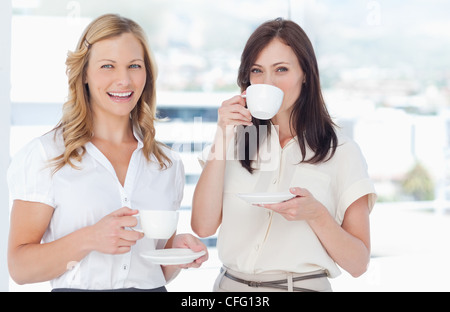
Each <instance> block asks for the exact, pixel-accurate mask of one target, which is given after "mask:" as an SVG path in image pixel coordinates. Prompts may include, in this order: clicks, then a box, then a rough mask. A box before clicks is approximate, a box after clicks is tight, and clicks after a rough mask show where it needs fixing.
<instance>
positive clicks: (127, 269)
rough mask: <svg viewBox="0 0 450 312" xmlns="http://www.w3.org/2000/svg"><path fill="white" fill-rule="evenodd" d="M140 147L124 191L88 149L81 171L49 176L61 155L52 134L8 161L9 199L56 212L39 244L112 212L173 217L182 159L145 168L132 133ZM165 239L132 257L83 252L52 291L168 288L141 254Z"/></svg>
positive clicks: (141, 246) (144, 245)
mask: <svg viewBox="0 0 450 312" xmlns="http://www.w3.org/2000/svg"><path fill="white" fill-rule="evenodd" d="M135 137H136V139H137V140H138V147H137V149H136V150H135V151H134V152H133V154H132V157H131V160H130V163H129V167H128V171H127V175H126V179H125V183H124V186H122V185H121V184H120V182H119V180H118V178H117V176H116V173H115V171H114V168H113V166H112V165H111V163H110V162H109V161H108V159H107V158H106V157H105V156H104V155H103V154H102V153H101V152H100V150H98V149H97V148H96V147H95V145H93V144H92V143H90V142H89V143H88V144H86V146H85V147H86V153H85V155H84V156H83V159H82V161H81V163H75V165H76V166H78V167H79V168H80V169H79V170H78V169H74V168H72V167H71V166H69V165H66V166H64V167H63V168H61V169H60V170H59V171H57V172H56V173H55V174H54V175H52V174H51V172H52V169H53V168H51V167H50V166H49V163H48V161H49V160H50V159H52V158H54V157H56V156H59V155H60V154H62V152H63V151H64V145H63V139H62V135H61V133H60V131H56V130H53V131H51V132H49V133H47V134H45V135H43V136H41V137H39V138H36V139H34V140H33V141H31V142H30V143H28V144H27V145H26V146H25V147H24V148H23V149H22V150H21V151H19V152H18V153H17V154H16V155H15V156H14V158H13V160H12V162H11V164H10V167H9V170H8V184H9V188H10V193H11V198H12V199H13V200H15V199H20V200H25V201H32V202H40V203H44V204H47V205H49V206H51V207H53V208H54V213H53V216H52V219H51V221H50V224H49V226H48V228H47V230H46V232H45V234H44V237H43V242H44V243H45V242H51V241H54V240H57V239H59V238H61V237H63V236H65V235H67V234H69V233H72V232H74V231H75V230H77V229H80V228H83V227H86V226H89V225H92V224H95V223H96V222H97V221H99V220H100V219H101V218H103V217H104V216H106V215H108V214H110V213H111V212H113V211H115V210H117V209H119V208H121V207H124V206H127V207H130V208H132V209H138V210H142V209H159V210H177V209H178V208H179V207H180V203H181V200H182V197H183V189H184V167H183V163H182V161H181V159H180V157H179V156H178V155H177V154H176V153H174V152H173V151H171V150H170V149H168V148H164V153H165V154H166V155H167V156H169V158H170V159H171V160H172V166H170V167H169V168H168V169H165V170H162V169H160V168H159V164H158V162H156V159H155V158H152V160H154V161H150V162H149V161H147V159H146V158H145V156H144V154H143V152H142V147H143V143H142V141H141V139H140V138H139V136H138V135H137V133H136V132H135ZM166 242H167V240H153V239H148V238H146V237H144V238H143V239H141V240H139V241H138V242H137V244H136V245H135V246H133V247H132V248H131V251H130V252H128V253H125V254H121V255H110V254H103V253H99V252H96V251H93V252H91V253H89V254H88V255H87V256H86V257H85V258H84V259H83V260H81V261H80V262H78V263H70V264H68V267H69V268H70V267H72V268H71V269H69V270H68V271H67V272H66V273H64V274H63V275H61V276H60V277H58V278H56V279H54V280H52V281H51V284H52V287H53V288H81V289H115V288H129V287H135V288H140V289H149V288H156V287H161V286H164V285H165V284H166V281H165V278H164V275H163V272H162V270H161V266H160V265H155V264H152V263H151V262H150V261H148V260H146V259H145V258H143V257H142V256H141V254H142V253H144V252H146V251H148V250H152V249H156V248H163V247H164V245H165V244H166Z"/></svg>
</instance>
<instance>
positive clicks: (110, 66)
mask: <svg viewBox="0 0 450 312" xmlns="http://www.w3.org/2000/svg"><path fill="white" fill-rule="evenodd" d="M100 68H113V66H112V65H111V64H105V65H102V67H100Z"/></svg>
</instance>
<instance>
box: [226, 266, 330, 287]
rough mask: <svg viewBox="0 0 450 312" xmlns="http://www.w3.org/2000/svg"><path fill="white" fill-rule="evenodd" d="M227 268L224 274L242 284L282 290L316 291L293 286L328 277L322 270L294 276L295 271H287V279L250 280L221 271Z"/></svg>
mask: <svg viewBox="0 0 450 312" xmlns="http://www.w3.org/2000/svg"><path fill="white" fill-rule="evenodd" d="M223 270H225V273H224V276H225V277H227V278H229V279H231V280H233V281H235V282H238V283H241V284H245V285H247V286H249V287H254V288H258V287H268V288H275V289H282V290H288V291H302V292H316V290H312V289H307V288H303V287H297V286H293V284H294V283H295V282H298V281H304V280H308V279H314V278H321V277H327V276H328V275H327V273H325V272H320V273H314V274H309V275H301V276H295V277H294V276H293V275H294V274H295V273H286V275H287V278H285V279H278V280H273V281H249V280H245V279H243V278H239V277H237V276H235V275H233V274H231V273H230V272H229V270H228V269H224V268H221V271H222V272H223Z"/></svg>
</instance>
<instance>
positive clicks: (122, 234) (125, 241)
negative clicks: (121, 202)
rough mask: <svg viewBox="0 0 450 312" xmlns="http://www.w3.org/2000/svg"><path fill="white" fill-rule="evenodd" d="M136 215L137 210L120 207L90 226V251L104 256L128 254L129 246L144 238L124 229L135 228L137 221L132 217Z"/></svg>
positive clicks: (141, 234)
mask: <svg viewBox="0 0 450 312" xmlns="http://www.w3.org/2000/svg"><path fill="white" fill-rule="evenodd" d="M137 213H138V210H133V209H130V208H128V207H122V208H120V209H118V210H116V211H114V212H112V213H111V214H109V215H107V216H105V217H103V218H102V219H101V220H100V221H98V222H97V223H96V224H94V225H92V226H91V227H90V229H91V232H90V235H91V237H90V239H91V240H92V246H93V247H92V249H93V250H96V251H98V252H102V253H106V254H123V253H127V252H129V251H130V249H131V246H133V245H135V244H136V241H137V240H139V239H141V238H143V237H144V234H143V233H141V232H138V231H132V230H128V229H126V228H128V227H134V226H136V224H137V219H136V217H134V215H135V214H137Z"/></svg>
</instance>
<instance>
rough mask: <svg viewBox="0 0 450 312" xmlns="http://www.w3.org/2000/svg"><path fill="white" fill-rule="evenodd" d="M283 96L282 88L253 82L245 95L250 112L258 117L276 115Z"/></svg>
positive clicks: (265, 117) (268, 117) (264, 117)
mask: <svg viewBox="0 0 450 312" xmlns="http://www.w3.org/2000/svg"><path fill="white" fill-rule="evenodd" d="M283 96H284V93H283V91H282V90H281V89H280V88H277V87H275V86H272V85H268V84H252V85H250V86H249V87H248V88H247V92H246V94H245V95H243V97H245V99H246V102H247V107H248V109H249V110H250V113H251V114H252V116H253V117H255V118H258V119H270V118H272V117H273V116H275V115H276V113H277V112H278V110H279V109H280V106H281V103H282V102H283Z"/></svg>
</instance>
